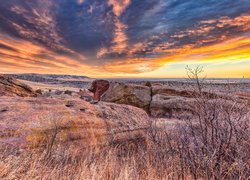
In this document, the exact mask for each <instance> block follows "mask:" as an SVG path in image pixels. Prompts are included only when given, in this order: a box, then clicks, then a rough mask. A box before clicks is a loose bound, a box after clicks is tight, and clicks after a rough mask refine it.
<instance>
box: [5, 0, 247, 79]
mask: <svg viewBox="0 0 250 180" xmlns="http://www.w3.org/2000/svg"><path fill="white" fill-rule="evenodd" d="M249 8H250V3H249V2H248V1H247V0H239V1H235V0H221V1H196V0H188V1H175V0H169V1H164V0H141V1H131V0H103V1H99V0H75V1H72V0H64V1H57V0H45V1H30V0H23V1H16V0H8V1H3V2H1V4H0V59H1V61H0V62H1V66H0V70H1V71H6V69H8V71H9V70H10V69H12V70H14V69H15V70H16V71H27V72H29V71H35V70H36V69H40V71H41V72H42V71H44V72H45V71H46V72H47V71H49V72H55V73H57V72H59V73H60V72H62V71H65V72H72V73H76V72H77V73H81V72H82V73H86V72H89V74H90V75H92V74H93V75H94V74H95V75H99V74H100V73H98V71H99V72H102V74H103V75H105V76H107V75H112V76H113V75H116V74H119V73H122V74H123V75H126V74H127V75H128V74H130V73H132V74H133V73H145V72H150V71H155V70H156V69H158V68H160V67H162V66H164V65H165V64H166V63H168V62H175V61H187V62H188V61H189V60H191V59H195V60H197V61H204V60H206V61H210V60H211V61H212V60H214V59H223V57H224V58H227V59H230V61H231V60H232V59H237V58H238V59H242V58H246V56H247V53H248V51H247V49H246V47H248V45H247V44H246V43H245V44H244V43H243V40H244V39H245V40H248V38H249V35H250V32H249V31H250V26H249V24H250V14H249ZM237 38H242V39H241V40H239V39H238V40H237ZM230 40H232V41H233V43H234V44H235V46H233V45H230V46H228V48H229V47H230V48H229V49H230V50H225V49H223V47H224V46H222V44H223V43H225V42H230ZM247 43H248V41H247ZM217 45H221V46H217ZM211 47H216V48H211ZM239 48H242V50H240V49H239ZM209 49H210V51H214V52H216V53H217V55H215V54H214V55H211V52H209V51H207V50H209ZM240 53H242V56H241V55H240ZM227 54H228V55H227ZM74 68H75V70H74Z"/></svg>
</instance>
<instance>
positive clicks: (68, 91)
mask: <svg viewBox="0 0 250 180" xmlns="http://www.w3.org/2000/svg"><path fill="white" fill-rule="evenodd" d="M72 93H73V92H72V91H70V90H66V91H64V94H67V95H69V96H71V95H72Z"/></svg>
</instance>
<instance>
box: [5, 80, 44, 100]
mask: <svg viewBox="0 0 250 180" xmlns="http://www.w3.org/2000/svg"><path fill="white" fill-rule="evenodd" d="M38 95H39V94H38V93H37V92H35V91H34V90H33V89H32V88H31V87H29V86H28V85H26V84H24V83H21V82H20V81H18V80H16V79H14V78H12V77H9V76H7V75H0V96H21V97H36V96H38Z"/></svg>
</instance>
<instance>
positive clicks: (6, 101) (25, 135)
mask: <svg viewBox="0 0 250 180" xmlns="http://www.w3.org/2000/svg"><path fill="white" fill-rule="evenodd" d="M0 102H1V103H0V119H1V122H0V146H2V145H9V146H13V147H21V148H24V149H26V148H37V147H49V146H50V145H51V144H54V145H55V146H56V145H59V146H63V147H73V148H72V149H73V150H74V149H75V148H83V147H91V146H107V145H112V144H113V143H121V142H126V141H144V140H145V131H146V129H147V128H148V122H149V117H148V115H147V113H146V112H145V111H143V110H141V109H139V108H136V107H132V106H127V105H119V104H112V103H105V102H100V103H98V104H96V105H92V104H90V103H88V102H86V101H82V100H80V99H78V98H70V99H69V98H66V97H62V98H45V97H38V98H30V97H28V98H20V97H1V98H0ZM2 147H4V146H2Z"/></svg>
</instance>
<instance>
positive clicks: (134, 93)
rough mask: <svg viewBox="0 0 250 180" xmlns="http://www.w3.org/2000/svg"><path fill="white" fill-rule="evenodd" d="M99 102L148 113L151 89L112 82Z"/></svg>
mask: <svg viewBox="0 0 250 180" xmlns="http://www.w3.org/2000/svg"><path fill="white" fill-rule="evenodd" d="M101 101H105V102H113V103H118V104H127V105H132V106H135V107H139V108H141V109H144V110H145V111H147V112H149V107H150V102H151V88H150V87H147V86H142V85H135V84H125V83H118V82H112V83H110V87H109V89H108V90H107V91H106V92H105V93H104V94H103V95H102V96H101Z"/></svg>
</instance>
